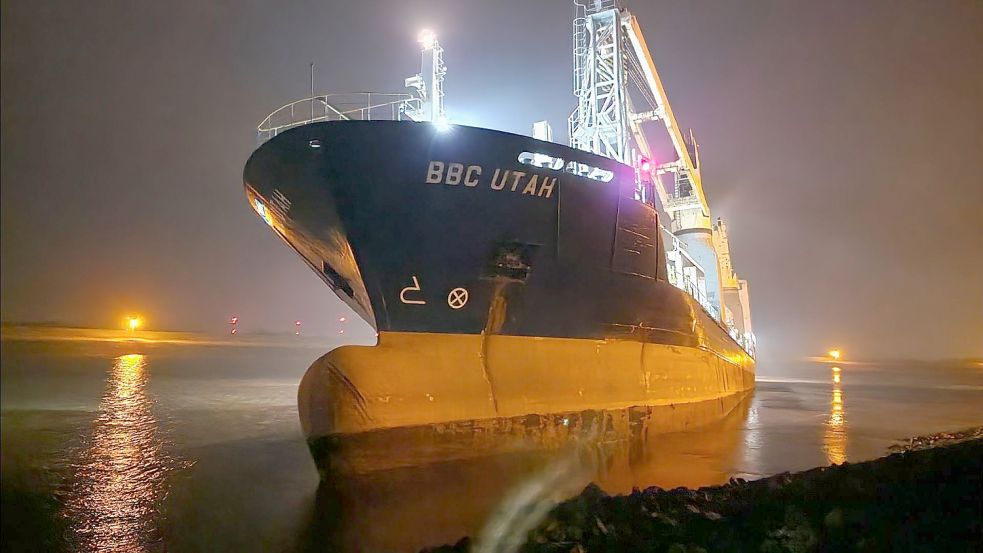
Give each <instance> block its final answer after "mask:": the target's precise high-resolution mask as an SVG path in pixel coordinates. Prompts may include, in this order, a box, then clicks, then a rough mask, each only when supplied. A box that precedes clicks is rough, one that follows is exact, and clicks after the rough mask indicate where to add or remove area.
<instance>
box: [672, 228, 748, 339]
mask: <svg viewBox="0 0 983 553" xmlns="http://www.w3.org/2000/svg"><path fill="white" fill-rule="evenodd" d="M659 228H661V229H662V232H663V243H664V244H665V245H666V264H667V265H668V276H669V283H670V284H672V285H673V286H675V287H676V288H679V289H680V290H682V291H684V292H686V293H687V294H689V295H690V296H693V298H694V299H695V300H696V301H697V302H699V304H700V305H702V306H703V309H705V310H706V312H707V313H708V314H709V315H710V316H711V317H713V319H714V320H716V321H717V322H719V323H720V324H721V325H723V326H724V327H725V328H726V329H727V332H728V333H729V334H730V335H731V337H732V338H734V340H735V341H736V342H737V343H738V344H740V345H741V347H743V348H744V351H746V352H748V354H750V355H751V357H754V348H755V342H754V336H752V335H749V334H747V335H746V334H743V333H742V332H741V331H740V330H738V329H737V328H735V327H734V326H732V325H730V324H728V323H727V321H724V320H723V317H721V316H720V311H718V310H717V307H716V306H715V305H713V304H712V303H710V300H709V298H707V295H706V294H705V293H704V292H703V290H702V289H701V288H700V286H699V282H698V280H699V279H702V278H704V277H703V275H704V274H705V273H704V271H703V267H701V266H700V264H699V263H697V262H696V260H695V259H693V258H692V257H690V255H689V253H688V252H687V251H686V244H684V243H683V242H682V241H681V240H680V239H679V238H677V237H676V235H675V234H673V233H672V232H670V231H669V229H667V228H666V227H663V226H662V225H659ZM685 266H689V267H692V268H693V269H695V272H696V276H697V279H698V280H697V281H694V280H693V278H692V277H690V276H688V275H687V274H686V272H685V271H684V270H683V269H684V267H685Z"/></svg>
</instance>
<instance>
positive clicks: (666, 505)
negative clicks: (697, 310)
mask: <svg viewBox="0 0 983 553" xmlns="http://www.w3.org/2000/svg"><path fill="white" fill-rule="evenodd" d="M892 451H895V452H894V453H891V454H889V455H887V456H886V457H882V458H880V459H876V460H873V461H867V462H863V463H843V464H842V465H833V466H828V467H821V468H815V469H812V470H808V471H804V472H799V473H794V474H792V473H782V474H777V475H774V476H771V477H769V478H765V479H761V480H755V481H752V482H747V481H744V480H741V479H732V480H731V481H730V482H729V483H728V484H726V485H723V486H715V487H706V488H700V489H696V490H690V489H685V488H677V489H673V490H663V489H660V488H657V487H652V488H647V489H645V490H635V491H634V492H633V493H631V494H630V495H623V496H609V495H607V494H605V493H604V492H603V491H602V490H601V489H600V488H598V487H596V486H594V485H593V484H592V485H590V486H588V487H587V488H586V489H585V490H584V491H583V492H582V493H581V494H580V495H579V496H577V497H575V498H572V499H570V500H568V501H565V502H563V503H561V504H559V505H557V506H556V508H554V509H553V510H552V511H551V512H550V513H549V515H548V516H547V517H546V518H545V519H544V520H543V521H542V522H541V523H540V524H539V525H538V526H537V527H536V528H535V529H534V530H532V531H531V532H530V533H529V535H528V539H527V541H526V543H525V544H524V545H523V546H521V547H520V549H519V551H522V552H568V551H569V552H584V551H667V552H672V553H693V552H704V551H706V552H709V551H763V552H779V551H789V552H800V551H914V550H917V551H981V550H983V493H981V480H983V427H981V428H974V429H969V430H965V431H960V432H944V433H940V434H935V435H932V436H922V437H918V438H911V439H909V440H906V441H905V442H903V443H901V444H899V445H897V446H895V447H894V448H892ZM475 545H477V544H475ZM471 547H472V543H471V541H470V540H469V539H468V538H465V539H463V540H461V541H460V542H458V543H457V544H455V545H452V546H451V545H449V546H442V547H438V548H435V549H430V550H428V551H431V552H451V551H455V552H457V551H462V552H463V551H469V550H470V549H471Z"/></svg>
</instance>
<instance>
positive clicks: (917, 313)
mask: <svg viewBox="0 0 983 553" xmlns="http://www.w3.org/2000/svg"><path fill="white" fill-rule="evenodd" d="M281 4H282V5H281ZM0 5H2V26H3V28H2V47H3V52H2V62H3V63H2V100H3V105H2V128H3V129H2V132H3V134H2V146H3V157H2V203H0V205H2V293H0V300H2V311H3V313H2V316H3V319H4V320H7V321H60V322H63V323H69V324H83V325H107V326H116V325H118V324H119V321H120V317H121V316H122V315H124V314H126V313H128V312H140V313H142V314H143V315H144V316H145V317H146V318H147V319H148V323H149V324H150V325H152V326H153V327H156V328H170V329H189V330H204V331H212V332H220V331H224V330H225V328H224V327H225V323H224V321H225V320H226V318H227V317H228V316H229V315H231V314H233V313H236V314H238V315H239V316H240V317H241V318H242V321H243V323H242V325H243V329H244V330H246V329H252V330H269V331H282V330H286V329H287V328H289V326H291V323H292V321H293V320H294V319H298V318H299V319H302V320H304V321H305V324H306V325H307V328H308V329H310V331H311V332H314V333H329V332H333V331H334V329H335V328H334V325H336V324H337V323H336V318H337V317H338V316H340V315H348V316H350V313H348V311H347V309H346V308H345V307H343V305H342V304H341V303H340V302H339V301H338V300H336V299H335V298H334V295H333V294H332V293H331V292H330V291H329V290H328V289H327V287H326V286H325V285H324V284H322V283H321V281H320V280H318V278H317V277H316V276H315V275H314V274H313V273H311V272H310V270H309V269H308V268H307V267H306V265H305V264H304V263H303V262H301V260H300V259H299V258H298V257H297V256H296V255H295V254H294V253H293V252H292V251H291V250H290V249H289V248H287V247H286V246H285V245H284V244H282V243H280V241H279V240H278V239H277V238H276V237H275V236H274V235H273V234H272V233H271V232H269V230H268V229H267V228H266V227H265V225H264V224H263V223H262V222H261V221H260V220H259V219H258V218H257V217H256V216H255V215H254V214H253V213H252V212H251V211H250V209H249V208H248V206H247V205H246V202H245V200H244V194H243V191H242V185H241V172H242V166H243V164H244V162H245V160H246V158H247V157H248V156H249V154H250V152H251V151H252V149H253V148H254V147H255V145H256V142H255V133H254V127H255V125H256V123H257V122H258V121H259V120H260V119H262V118H263V117H264V116H265V115H266V114H267V113H268V112H269V111H271V110H272V109H273V108H275V107H277V106H279V105H282V104H284V103H286V102H288V101H290V100H293V99H296V98H300V97H303V96H305V95H306V94H307V91H308V88H309V84H308V79H309V76H308V63H310V62H315V63H316V64H317V68H318V70H317V88H318V90H319V91H355V90H377V91H394V90H399V89H400V87H401V85H402V82H403V79H404V78H405V77H407V76H410V75H412V74H413V73H415V72H417V71H418V70H419V54H418V51H417V50H416V45H415V42H414V39H415V36H416V33H417V31H418V30H420V29H421V28H424V27H429V28H431V29H433V30H434V31H436V32H437V34H438V36H439V37H440V39H441V43H442V44H443V45H444V47H445V49H446V54H445V59H446V62H447V65H448V67H449V74H448V77H447V81H446V86H447V94H448V96H447V107H448V112H449V115H450V117H451V119H452V120H455V121H457V122H463V123H468V124H476V125H480V126H486V127H491V128H497V129H503V130H508V131H513V132H520V133H528V132H529V129H530V127H531V123H532V122H533V121H535V120H537V119H543V118H547V119H549V120H550V121H551V123H552V124H553V127H554V129H555V130H556V131H557V132H558V134H559V135H560V139H561V140H562V139H563V135H565V131H564V129H565V128H566V117H567V115H568V113H569V111H570V110H571V109H572V107H573V105H574V98H573V96H572V93H571V91H570V87H571V76H570V73H571V65H572V60H571V52H570V48H571V37H570V28H571V24H570V19H571V17H572V14H573V8H572V2H570V1H569V0H551V1H535V2H532V1H528V0H526V1H509V2H504V1H495V2H487V1H484V2H479V1H463V0H457V1H447V2H437V1H433V2H424V1H393V2H373V1H359V2H332V1H326V0H317V1H309V2H291V3H289V5H287V3H276V2H256V1H252V2H250V1H240V0H236V1H223V2H199V1H177V2H150V1H144V2H131V1H113V2H108V1H94V2H69V1H63V2H50V1H31V2H27V1H8V2H2V4H0ZM628 6H629V7H630V8H631V9H632V10H633V11H634V13H635V14H636V15H637V17H638V18H639V20H640V23H641V25H642V28H643V30H644V31H645V33H646V38H647V40H648V43H649V46H650V47H651V48H652V53H653V55H654V57H655V60H656V63H657V64H658V66H659V70H660V72H661V74H662V77H663V80H664V82H665V84H666V87H667V91H668V94H669V97H670V100H671V101H672V105H673V108H674V111H675V113H676V116H677V118H678V119H679V121H680V123H681V124H682V125H683V126H685V127H693V128H694V129H695V130H696V132H697V136H698V138H699V141H700V143H701V146H702V161H703V174H704V183H705V186H706V190H707V194H708V196H709V199H710V203H711V206H712V207H713V209H714V214H715V215H721V216H723V217H724V218H725V219H726V220H727V221H728V224H729V228H730V232H731V245H732V250H733V254H734V261H735V266H736V268H737V270H738V272H739V273H740V274H741V276H742V277H745V278H748V279H749V280H750V282H751V292H752V295H751V298H752V310H753V314H754V324H755V328H756V331H757V334H758V337H759V343H760V348H761V351H762V354H764V355H765V356H770V357H776V358H778V357H793V356H800V355H810V354H815V353H819V352H822V351H824V350H825V348H826V347H827V346H828V345H832V344H836V345H840V346H842V347H843V348H845V349H846V350H847V351H848V352H850V353H851V354H852V355H854V356H891V357H922V358H932V357H949V356H969V355H976V356H983V177H981V175H983V140H981V133H983V114H981V108H980V103H981V101H983V3H980V2H978V1H975V0H950V1H944V2H942V1H940V2H924V1H919V2H903V1H898V0H890V1H869V0H868V1H864V2H854V1H832V2H812V1H802V2H793V1H788V0H780V1H774V2H766V1H758V0H748V1H744V2H717V1H689V2H653V1H645V2H642V1H634V2H628ZM366 328H367V327H366ZM350 334H352V333H350ZM354 334H355V335H356V337H361V338H363V339H364V338H366V337H367V336H369V333H368V331H367V330H365V329H362V332H354Z"/></svg>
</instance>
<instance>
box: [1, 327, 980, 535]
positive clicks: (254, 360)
mask: <svg viewBox="0 0 983 553" xmlns="http://www.w3.org/2000/svg"><path fill="white" fill-rule="evenodd" d="M5 336H6V333H5ZM31 338H32V339H16V340H11V339H5V340H4V341H3V342H2V365H0V366H2V397H0V399H2V443H3V447H2V472H3V474H2V479H3V510H4V513H5V514H4V519H3V520H4V528H3V535H4V540H5V542H6V544H5V545H7V546H10V545H16V543H17V542H16V540H19V539H28V538H29V539H31V540H33V542H34V543H39V544H44V545H46V546H50V547H53V548H57V547H61V548H64V549H72V550H82V551H97V550H98V551H164V550H172V551H205V550H208V551H214V550H236V551H269V550H281V551H308V550H311V551H313V550H324V549H325V548H327V547H332V546H334V547H337V548H341V549H349V550H363V551H376V550H392V551H412V550H416V549H419V548H420V547H423V546H425V545H434V544H439V543H445V542H453V541H456V540H457V539H458V538H460V537H462V536H464V535H472V536H475V535H484V536H492V537H495V536H496V532H497V533H498V534H502V533H510V532H512V533H514V532H518V531H520V530H521V529H522V525H523V524H524V523H525V522H524V521H525V519H527V518H528V517H529V516H530V513H535V511H536V505H542V506H548V505H550V504H552V502H553V501H557V500H560V499H562V498H563V497H565V496H568V495H570V494H573V493H576V492H577V491H579V490H580V489H581V488H582V487H583V485H585V484H586V483H587V482H589V481H595V482H597V483H599V484H600V485H601V486H602V487H603V488H605V489H606V490H607V491H609V492H612V493H623V492H628V491H630V490H631V489H632V487H639V488H644V487H648V486H652V485H658V486H660V487H675V486H690V487H697V486H703V485H712V484H720V483H723V482H726V481H727V479H728V478H730V477H732V476H739V477H744V478H756V477H760V476H765V475H769V474H773V473H776V472H781V471H786V470H791V471H795V470H803V469H807V468H811V467H813V466H818V465H826V464H830V463H841V462H844V461H861V460H866V459H870V458H874V457H878V456H880V455H882V454H884V452H885V450H886V448H887V447H888V446H890V445H892V444H894V443H896V442H897V440H899V439H902V438H905V437H908V436H914V435H919V434H926V433H932V432H937V431H941V430H952V429H959V428H965V427H969V426H975V425H980V424H983V410H981V408H980V406H981V405H983V370H981V369H980V367H973V366H959V365H958V364H949V365H944V364H936V365H917V364H892V365H856V364H848V363H844V364H841V365H839V366H838V367H839V370H838V371H836V370H834V369H833V366H832V365H828V364H824V363H806V362H804V363H801V364H797V365H795V366H787V367H759V374H761V375H762V376H761V378H760V380H759V383H758V386H757V389H756V391H755V392H754V393H753V394H751V395H749V396H748V397H746V398H743V399H741V400H735V401H732V402H728V403H726V404H713V405H705V406H702V407H699V408H695V409H689V410H685V409H676V408H661V409H656V410H648V411H644V412H638V411H632V412H628V411H625V412H615V413H585V414H575V415H563V416H544V417H528V418H523V419H522V420H511V421H480V422H469V423H462V424H457V425H443V426H440V427H428V428H419V429H411V430H406V431H398V432H390V433H387V434H379V435H373V436H365V437H362V438H361V439H359V440H355V441H352V442H351V443H347V444H345V447H344V448H343V449H342V451H341V452H340V453H339V459H340V462H339V465H338V466H339V467H341V469H339V470H342V469H343V471H342V472H338V473H337V474H332V475H330V476H331V478H330V479H329V481H328V483H326V484H320V483H319V482H320V479H319V477H318V473H317V470H316V469H315V466H314V463H313V462H312V461H311V457H310V454H309V452H308V450H307V446H306V444H305V442H304V439H303V437H302V436H301V434H300V428H299V423H298V421H297V412H296V389H297V384H298V382H299V381H300V378H301V376H302V375H303V373H304V371H305V370H306V369H307V367H308V366H309V365H310V364H311V363H312V362H313V361H314V360H315V359H316V358H317V357H319V356H320V355H321V354H323V353H324V352H325V351H327V349H329V348H328V347H324V346H320V345H318V344H317V343H316V341H310V340H307V341H290V340H286V339H284V340H272V339H271V340H252V341H250V340H248V339H247V340H244V341H243V342H240V343H236V342H234V341H214V340H211V341H203V340H200V339H193V338H188V337H180V336H179V337H174V336H170V337H165V338H166V339H164V340H161V341H153V340H149V341H143V342H141V341H134V340H126V339H125V337H124V339H119V336H103V337H101V338H99V339H79V337H78V336H73V337H71V339H64V340H52V339H51V338H50V336H40V337H31ZM776 375H777V376H776ZM537 502H538V503H537ZM8 513H16V514H14V515H8ZM499 537H500V536H499Z"/></svg>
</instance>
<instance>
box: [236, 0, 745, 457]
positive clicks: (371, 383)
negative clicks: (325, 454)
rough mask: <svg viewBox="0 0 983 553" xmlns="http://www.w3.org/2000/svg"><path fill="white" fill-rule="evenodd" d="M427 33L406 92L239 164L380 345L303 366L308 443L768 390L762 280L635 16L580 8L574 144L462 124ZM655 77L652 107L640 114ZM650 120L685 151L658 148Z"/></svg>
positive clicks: (265, 134) (349, 103) (267, 136)
mask: <svg viewBox="0 0 983 553" xmlns="http://www.w3.org/2000/svg"><path fill="white" fill-rule="evenodd" d="M420 44H421V52H422V60H423V63H422V69H421V72H420V74H417V75H415V76H413V77H411V78H409V79H406V83H405V84H406V85H407V86H408V87H409V88H410V89H411V90H412V91H411V92H410V93H406V94H378V93H358V94H324V95H314V94H313V93H312V94H311V96H310V97H309V98H304V99H302V100H298V101H296V102H292V103H290V104H287V105H285V106H283V107H281V108H279V109H278V110H276V111H274V112H273V113H272V114H270V116H268V117H267V118H266V119H264V120H263V121H262V123H261V124H260V125H259V127H258V131H259V135H260V140H261V142H262V143H261V145H260V146H259V147H258V149H257V150H256V151H255V152H254V153H253V154H252V156H251V157H250V158H249V160H248V162H247V163H246V166H245V170H244V176H243V180H244V185H245V190H246V195H247V197H248V201H249V204H250V206H251V207H252V208H253V209H254V210H255V211H256V212H257V214H258V215H259V216H260V218H262V219H263V220H264V221H265V222H266V223H267V224H268V225H269V226H270V227H271V228H272V229H273V230H274V231H275V232H276V234H277V235H279V236H280V237H281V238H282V239H283V240H284V241H285V242H286V243H287V244H289V245H290V246H291V247H292V248H293V249H294V250H296V252H297V253H298V254H300V257H301V258H302V259H303V260H304V261H306V263H307V264H308V265H309V266H310V267H311V269H313V271H314V272H315V273H316V274H317V275H318V276H319V277H320V278H321V279H322V280H323V281H324V282H325V283H326V284H327V285H328V287H330V288H331V290H333V291H334V292H335V294H336V295H337V296H338V297H339V298H340V299H341V300H342V301H344V302H345V303H346V304H347V305H348V306H349V307H350V308H351V309H352V310H353V311H354V312H355V313H357V314H358V315H359V316H360V317H361V318H362V319H364V320H365V321H367V322H368V323H369V324H370V325H371V326H372V327H373V328H374V329H375V330H376V332H377V336H378V342H377V344H376V345H374V346H351V345H349V346H342V347H339V348H337V349H334V350H332V351H331V352H329V353H327V354H326V355H325V356H323V357H322V358H321V359H319V360H318V361H317V362H315V363H314V364H313V365H312V366H311V368H310V369H309V370H308V372H307V373H306V375H305V376H304V378H303V380H302V382H301V384H300V389H299V394H298V403H299V412H300V419H301V425H302V427H303V430H304V432H305V434H306V435H307V438H308V440H309V443H310V444H311V447H312V449H316V448H317V445H316V444H318V443H319V442H320V441H323V440H325V439H330V438H331V437H333V436H343V435H350V434H357V433H363V432H371V431H380V430H384V429H392V428H403V427H413V426H421V425H433V424H457V423H460V422H462V421H480V420H486V419H508V418H517V417H518V418H521V417H526V416H530V415H535V414H540V415H542V414H559V413H578V412H583V411H588V410H612V409H625V408H630V407H637V406H658V405H679V404H692V403H698V402H715V401H716V402H721V401H723V400H725V398H729V397H731V396H733V395H735V394H740V393H742V392H745V391H748V390H750V389H751V388H753V386H754V335H753V333H752V331H751V328H750V307H749V300H748V288H747V283H746V281H743V280H740V279H738V278H737V277H736V275H735V274H734V272H733V270H732V268H731V261H730V253H729V246H728V244H727V236H726V227H725V226H724V225H723V222H722V221H719V220H718V221H717V222H713V221H712V219H711V218H710V212H709V206H708V205H707V203H706V199H705V197H704V195H703V189H702V181H701V178H700V173H699V165H698V158H699V154H698V149H697V147H696V145H695V140H693V137H692V134H690V136H689V137H684V136H683V135H682V134H681V133H680V131H679V127H678V125H677V124H676V122H675V119H674V116H673V114H672V111H671V108H670V107H669V105H668V100H667V99H666V97H665V91H664V88H663V86H662V83H661V81H660V80H659V77H658V73H657V71H656V70H655V65H654V62H653V61H652V59H651V56H650V55H649V53H648V50H647V47H646V46H645V42H644V39H643V38H642V36H641V32H640V30H639V28H638V23H637V21H636V20H635V18H634V17H633V16H631V14H630V13H628V12H627V11H626V10H625V9H623V8H620V7H618V6H616V5H614V3H612V2H592V3H591V4H590V5H589V6H585V5H578V14H577V17H576V18H575V20H574V73H575V82H576V86H575V95H576V97H577V100H578V102H577V107H576V108H575V110H574V112H573V114H572V115H571V117H570V121H569V122H568V124H569V129H568V130H569V136H570V145H564V144H559V143H556V142H554V141H553V140H552V131H551V129H550V128H549V125H548V123H546V122H538V123H536V124H535V125H534V128H533V133H532V136H524V135H519V134H513V133H508V132H502V131H497V130H491V129H484V128H476V127H469V126H464V125H457V124H454V122H453V120H451V119H448V118H447V115H446V111H445V110H444V107H443V100H444V77H445V75H446V72H447V71H446V68H445V66H444V63H443V56H444V51H443V48H442V47H441V46H440V44H439V42H438V41H437V40H436V37H435V36H434V35H433V34H431V33H423V34H422V35H421V36H420ZM611 75H614V76H615V78H614V79H611V78H605V76H608V77H610V76H611ZM629 77H638V78H631V79H630V78H629ZM639 78H641V86H642V88H643V89H644V90H642V91H641V96H642V97H647V98H648V99H649V100H650V102H649V103H650V106H651V107H652V109H651V110H649V111H648V112H640V111H637V110H633V109H632V106H633V105H638V104H637V103H633V102H632V101H631V98H632V97H633V95H636V96H637V95H639V94H640V93H639V91H638V90H630V89H629V88H628V85H629V82H636V83H637V82H638V80H639ZM312 82H313V79H312ZM312 88H313V87H312ZM622 88H623V89H622ZM643 124H644V125H643ZM646 126H647V127H649V128H645V127H646ZM653 126H654V127H657V128H659V129H665V131H667V132H668V133H669V135H670V139H671V142H672V143H673V145H674V146H675V151H676V153H677V154H676V156H675V159H670V160H667V161H662V162H658V161H656V160H655V159H654V157H653V156H652V154H651V151H650V149H649V147H648V144H647V134H646V133H651V132H652V129H651V127H653Z"/></svg>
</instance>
